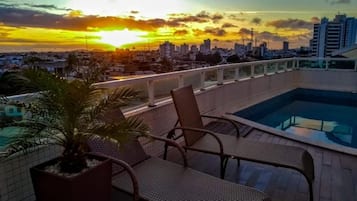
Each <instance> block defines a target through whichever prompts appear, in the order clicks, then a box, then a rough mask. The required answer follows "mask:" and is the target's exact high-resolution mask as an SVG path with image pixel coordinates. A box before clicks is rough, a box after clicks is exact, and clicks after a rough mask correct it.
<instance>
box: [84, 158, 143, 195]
mask: <svg viewBox="0 0 357 201" xmlns="http://www.w3.org/2000/svg"><path fill="white" fill-rule="evenodd" d="M90 154H91V155H97V156H101V157H105V158H108V159H110V160H112V163H115V164H116V165H119V166H121V167H123V169H124V170H125V171H126V172H128V174H129V176H130V179H131V181H132V184H133V200H134V201H138V200H139V184H138V179H137V178H136V176H135V172H134V169H133V168H132V167H131V166H130V165H129V164H128V163H126V162H125V161H123V160H118V159H116V158H114V157H111V156H108V155H105V154H102V153H97V152H90Z"/></svg>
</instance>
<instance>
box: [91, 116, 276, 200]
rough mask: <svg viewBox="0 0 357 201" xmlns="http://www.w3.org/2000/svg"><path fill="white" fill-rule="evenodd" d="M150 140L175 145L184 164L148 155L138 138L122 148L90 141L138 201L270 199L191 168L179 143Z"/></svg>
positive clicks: (117, 181)
mask: <svg viewBox="0 0 357 201" xmlns="http://www.w3.org/2000/svg"><path fill="white" fill-rule="evenodd" d="M116 112H117V113H118V115H117V117H115V118H119V119H120V118H124V116H123V115H122V113H121V111H116ZM113 114H115V112H114V113H112V115H113ZM149 137H150V138H152V139H154V140H160V141H163V142H165V143H168V144H170V145H171V146H175V147H176V148H177V149H178V150H179V151H180V153H181V155H182V158H183V165H180V164H176V163H172V162H169V161H165V160H162V159H159V158H157V157H151V156H149V155H147V154H146V153H145V151H144V149H143V148H142V146H141V144H140V142H139V141H138V140H137V139H133V140H132V141H130V142H128V143H126V144H125V145H124V146H123V147H120V148H118V146H117V145H116V144H114V143H113V142H110V141H107V140H102V139H99V138H92V139H90V140H89V142H88V145H89V147H90V149H91V152H93V153H96V154H99V155H102V156H106V157H108V158H111V159H112V161H113V166H114V167H113V174H114V175H115V176H114V177H113V180H112V184H113V187H114V188H116V189H118V190H120V191H122V192H125V193H128V194H131V195H133V199H134V200H139V199H140V200H162V201H164V200H165V201H167V200H171V201H175V200H177V201H182V200H186V201H189V200H192V201H194V200H212V201H217V200H232V201H233V200H235V201H239V200H241V201H253V200H257V201H258V200H259V201H269V200H270V199H269V198H268V197H267V196H266V195H265V194H264V193H262V192H260V191H258V190H255V189H253V188H250V187H247V186H243V185H239V184H235V183H231V182H228V181H225V180H222V179H219V178H216V177H213V176H211V175H207V174H204V173H201V172H199V171H196V170H193V169H191V168H188V167H187V160H186V156H185V153H184V150H183V149H182V148H181V147H180V145H178V144H177V143H176V142H175V141H173V140H169V139H166V138H161V137H157V136H152V135H150V136H149ZM117 165H119V167H118V166H117Z"/></svg>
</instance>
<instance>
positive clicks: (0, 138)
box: [0, 127, 21, 151]
mask: <svg viewBox="0 0 357 201" xmlns="http://www.w3.org/2000/svg"><path fill="white" fill-rule="evenodd" d="M19 133H21V132H20V131H19V128H15V127H7V128H3V129H0V151H2V150H3V149H4V147H5V146H6V145H7V144H8V142H9V141H10V138H11V137H14V136H15V135H18V134H19Z"/></svg>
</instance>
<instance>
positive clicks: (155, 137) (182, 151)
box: [147, 134, 187, 167]
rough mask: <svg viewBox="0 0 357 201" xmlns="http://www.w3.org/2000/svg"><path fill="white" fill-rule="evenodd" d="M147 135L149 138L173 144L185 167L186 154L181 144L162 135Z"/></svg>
mask: <svg viewBox="0 0 357 201" xmlns="http://www.w3.org/2000/svg"><path fill="white" fill-rule="evenodd" d="M147 137H149V138H152V139H154V140H159V141H162V142H165V143H167V144H169V145H171V146H174V147H176V148H177V149H178V151H179V152H180V154H181V156H182V158H183V164H184V166H185V167H187V157H186V154H185V151H184V149H183V148H182V147H181V145H179V144H178V143H177V142H175V141H173V140H171V139H167V138H163V137H159V136H155V135H150V134H147Z"/></svg>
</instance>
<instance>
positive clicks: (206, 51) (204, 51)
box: [200, 39, 211, 54]
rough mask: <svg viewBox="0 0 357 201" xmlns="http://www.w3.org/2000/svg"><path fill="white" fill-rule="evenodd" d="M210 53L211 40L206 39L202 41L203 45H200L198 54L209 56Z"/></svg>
mask: <svg viewBox="0 0 357 201" xmlns="http://www.w3.org/2000/svg"><path fill="white" fill-rule="evenodd" d="M210 51H211V40H210V39H206V40H204V41H203V44H201V45H200V52H201V53H202V54H209V53H210Z"/></svg>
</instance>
